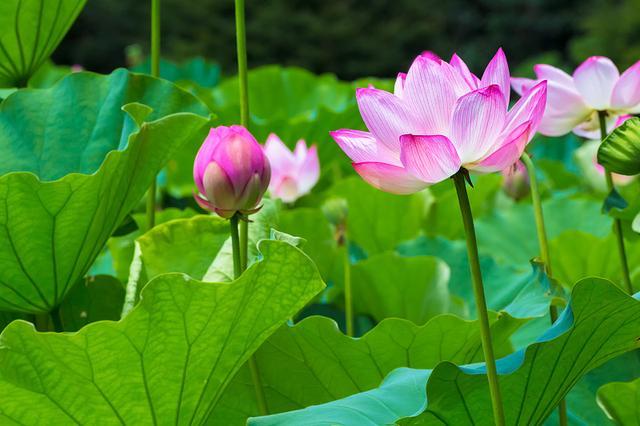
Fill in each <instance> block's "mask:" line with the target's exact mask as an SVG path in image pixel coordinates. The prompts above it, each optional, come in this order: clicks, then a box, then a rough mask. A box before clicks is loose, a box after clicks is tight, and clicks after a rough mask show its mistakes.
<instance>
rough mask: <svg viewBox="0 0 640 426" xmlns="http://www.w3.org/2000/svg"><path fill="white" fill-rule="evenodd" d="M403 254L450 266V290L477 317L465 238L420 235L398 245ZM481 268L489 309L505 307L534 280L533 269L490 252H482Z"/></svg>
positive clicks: (471, 314) (472, 315) (470, 313)
mask: <svg viewBox="0 0 640 426" xmlns="http://www.w3.org/2000/svg"><path fill="white" fill-rule="evenodd" d="M398 251H399V253H400V254H402V255H403V256H436V257H438V258H440V259H442V260H444V261H445V262H446V263H447V265H449V270H450V271H451V279H450V280H449V291H450V292H451V293H452V294H454V295H456V296H458V297H460V298H461V299H462V300H464V301H465V302H466V303H467V307H468V309H469V315H470V316H471V317H475V315H476V308H475V303H474V299H473V286H472V284H471V275H470V274H469V261H468V258H467V248H466V244H465V242H464V241H451V240H448V239H446V238H441V237H438V238H428V237H418V238H416V239H414V240H412V241H407V242H405V243H403V244H401V245H400V246H399V247H398ZM480 268H481V269H482V276H483V278H484V280H483V281H484V285H485V289H486V292H485V293H486V297H487V305H488V307H489V309H493V310H496V311H497V310H502V309H505V308H506V307H507V306H509V305H510V304H511V303H512V301H513V300H514V298H515V297H516V296H517V295H518V293H520V292H521V291H522V290H523V289H524V288H525V287H527V285H528V284H529V283H530V282H531V281H532V276H531V269H530V267H529V266H528V265H527V264H526V263H524V264H501V263H498V262H496V261H495V259H494V258H493V257H492V256H491V253H483V254H481V255H480Z"/></svg>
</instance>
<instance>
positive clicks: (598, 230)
mask: <svg viewBox="0 0 640 426" xmlns="http://www.w3.org/2000/svg"><path fill="white" fill-rule="evenodd" d="M601 208H602V202H601V201H595V200H590V199H585V198H566V197H558V198H552V199H549V200H545V201H543V203H542V209H543V212H544V218H545V223H546V226H547V237H548V238H549V239H553V238H555V237H557V236H558V235H560V234H561V233H562V232H564V231H566V230H569V229H576V230H579V231H583V232H587V233H590V234H592V235H595V236H598V237H603V236H605V235H607V234H608V233H609V232H610V231H611V218H609V217H607V216H606V215H603V214H602V213H601ZM476 232H477V235H478V246H479V249H480V251H481V252H485V253H488V254H490V255H491V256H493V257H494V258H495V259H496V260H497V261H499V262H507V263H516V264H527V263H528V262H529V260H530V259H532V258H534V257H536V256H538V255H539V254H540V253H539V249H538V239H537V236H536V227H535V219H534V217H533V208H532V207H531V204H528V203H527V204H524V203H521V204H515V205H513V206H511V207H509V208H504V209H496V210H494V212H493V214H491V215H488V216H485V217H482V218H480V219H478V220H477V221H476ZM552 256H553V254H552Z"/></svg>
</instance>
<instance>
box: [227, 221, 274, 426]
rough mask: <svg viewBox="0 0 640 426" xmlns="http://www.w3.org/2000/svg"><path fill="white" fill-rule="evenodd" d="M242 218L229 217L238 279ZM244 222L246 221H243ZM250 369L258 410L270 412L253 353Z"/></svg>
mask: <svg viewBox="0 0 640 426" xmlns="http://www.w3.org/2000/svg"><path fill="white" fill-rule="evenodd" d="M239 220H240V213H236V214H234V215H233V216H231V219H229V224H230V228H231V229H230V231H231V246H232V248H233V277H234V278H235V279H238V277H240V275H241V274H242V272H244V267H243V266H242V258H241V255H240V251H241V247H242V245H241V243H240V233H239V232H238V221H239ZM243 222H244V221H243ZM248 363H249V371H250V372H251V381H252V382H253V389H254V391H255V395H256V402H257V404H258V410H259V413H260V415H266V414H269V412H268V410H267V400H266V398H265V396H264V390H263V387H262V380H261V379H260V371H259V370H258V364H257V362H256V359H255V357H254V356H253V355H252V356H251V357H250V358H249V362H248Z"/></svg>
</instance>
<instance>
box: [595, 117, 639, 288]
mask: <svg viewBox="0 0 640 426" xmlns="http://www.w3.org/2000/svg"><path fill="white" fill-rule="evenodd" d="M598 118H599V119H600V137H601V139H602V141H604V140H605V138H606V137H607V124H606V112H604V111H598ZM604 175H605V178H606V180H607V189H608V190H609V193H611V191H613V190H615V185H614V184H613V176H612V175H611V172H610V171H609V170H606V169H605V171H604ZM613 232H614V233H615V234H616V243H617V245H618V256H619V257H620V267H621V269H622V281H623V282H624V285H625V287H626V289H627V293H629V294H633V285H632V284H631V276H630V275H629V263H628V262H627V252H626V249H625V247H624V236H623V234H622V222H621V221H620V219H619V218H614V219H613Z"/></svg>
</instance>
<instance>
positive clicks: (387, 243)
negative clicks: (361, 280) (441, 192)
mask: <svg viewBox="0 0 640 426" xmlns="http://www.w3.org/2000/svg"><path fill="white" fill-rule="evenodd" d="M330 192H331V195H333V196H336V197H339V198H344V199H345V200H347V204H348V208H349V218H348V221H349V222H348V226H349V230H348V232H349V239H350V241H351V242H352V243H354V244H356V245H357V246H358V247H360V248H361V249H363V250H364V251H365V252H366V254H367V255H369V256H371V255H374V254H376V253H380V252H383V251H387V250H393V249H394V248H395V247H396V246H397V245H398V244H399V243H400V242H402V241H405V240H409V239H412V238H415V237H417V236H418V235H419V234H420V232H421V228H422V222H423V219H424V215H425V212H426V201H425V193H417V194H413V195H394V194H388V193H386V192H382V191H379V190H377V189H375V188H373V187H371V186H369V185H368V184H366V183H365V182H364V181H363V180H362V179H361V178H360V177H357V176H353V177H350V178H347V179H344V180H341V181H339V182H337V183H336V184H335V186H334V187H333V188H331V190H330Z"/></svg>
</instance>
